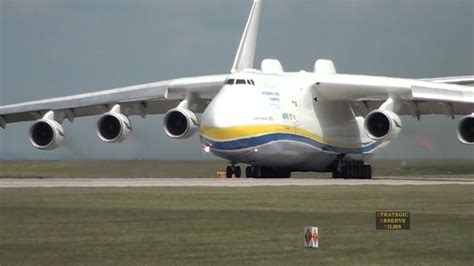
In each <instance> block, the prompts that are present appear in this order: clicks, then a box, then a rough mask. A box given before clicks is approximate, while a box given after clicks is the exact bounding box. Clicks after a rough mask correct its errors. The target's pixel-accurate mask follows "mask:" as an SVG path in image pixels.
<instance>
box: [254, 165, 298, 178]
mask: <svg viewBox="0 0 474 266" xmlns="http://www.w3.org/2000/svg"><path fill="white" fill-rule="evenodd" d="M245 176H247V177H253V178H290V177H291V172H290V171H289V170H286V169H277V168H270V167H263V166H247V168H245Z"/></svg>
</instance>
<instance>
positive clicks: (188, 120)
mask: <svg viewBox="0 0 474 266" xmlns="http://www.w3.org/2000/svg"><path fill="white" fill-rule="evenodd" d="M197 129H198V119H197V117H196V114H194V113H193V112H191V111H190V110H188V109H183V108H174V109H171V110H169V111H168V112H167V113H166V115H165V118H164V130H165V133H166V135H168V136H169V137H170V138H174V139H187V138H190V137H191V136H192V135H193V134H194V133H195V132H196V131H197Z"/></svg>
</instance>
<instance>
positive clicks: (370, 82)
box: [313, 74, 474, 119]
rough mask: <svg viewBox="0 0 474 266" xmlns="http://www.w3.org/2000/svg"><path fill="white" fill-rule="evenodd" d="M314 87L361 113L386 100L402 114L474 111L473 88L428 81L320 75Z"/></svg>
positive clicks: (330, 99) (454, 113)
mask: <svg viewBox="0 0 474 266" xmlns="http://www.w3.org/2000/svg"><path fill="white" fill-rule="evenodd" d="M316 79H317V80H316V81H315V83H314V85H313V88H314V90H315V91H316V93H317V95H318V96H319V98H321V99H322V100H327V101H347V102H349V103H352V104H353V105H355V106H359V107H361V108H355V109H358V110H360V109H362V110H363V112H362V113H367V112H369V111H371V110H374V109H377V108H379V107H380V106H381V105H382V104H383V103H384V102H385V101H386V100H387V99H389V98H393V99H397V100H399V102H400V103H401V106H400V109H399V110H398V111H397V113H398V114H399V115H412V116H414V117H416V118H418V119H419V117H420V115H422V114H446V115H448V116H450V117H454V115H468V114H471V113H474V88H472V87H469V86H461V85H455V84H449V83H444V82H437V83H435V82H431V81H425V80H414V79H401V78H388V77H374V76H359V75H341V74H333V75H318V77H317V78H316Z"/></svg>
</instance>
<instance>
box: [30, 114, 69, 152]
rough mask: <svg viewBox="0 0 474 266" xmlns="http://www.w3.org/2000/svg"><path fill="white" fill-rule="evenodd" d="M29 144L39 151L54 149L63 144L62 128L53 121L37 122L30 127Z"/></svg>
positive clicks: (43, 120)
mask: <svg viewBox="0 0 474 266" xmlns="http://www.w3.org/2000/svg"><path fill="white" fill-rule="evenodd" d="M30 142H31V145H33V147H35V148H37V149H40V150H52V149H56V148H58V147H59V146H61V145H62V144H63V143H64V129H63V126H61V124H59V123H58V122H56V121H55V120H50V119H40V120H37V121H36V122H35V123H34V124H33V125H32V126H31V127H30Z"/></svg>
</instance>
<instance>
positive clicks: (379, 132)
mask: <svg viewBox="0 0 474 266" xmlns="http://www.w3.org/2000/svg"><path fill="white" fill-rule="evenodd" d="M401 128H402V122H401V120H400V117H399V116H398V115H397V114H395V113H393V112H391V111H386V110H374V111H372V112H370V113H369V114H368V115H367V117H366V118H365V121H364V129H365V132H366V133H367V135H368V136H369V137H370V138H372V139H375V140H389V139H393V138H395V137H397V136H398V134H399V133H400V130H401Z"/></svg>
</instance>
